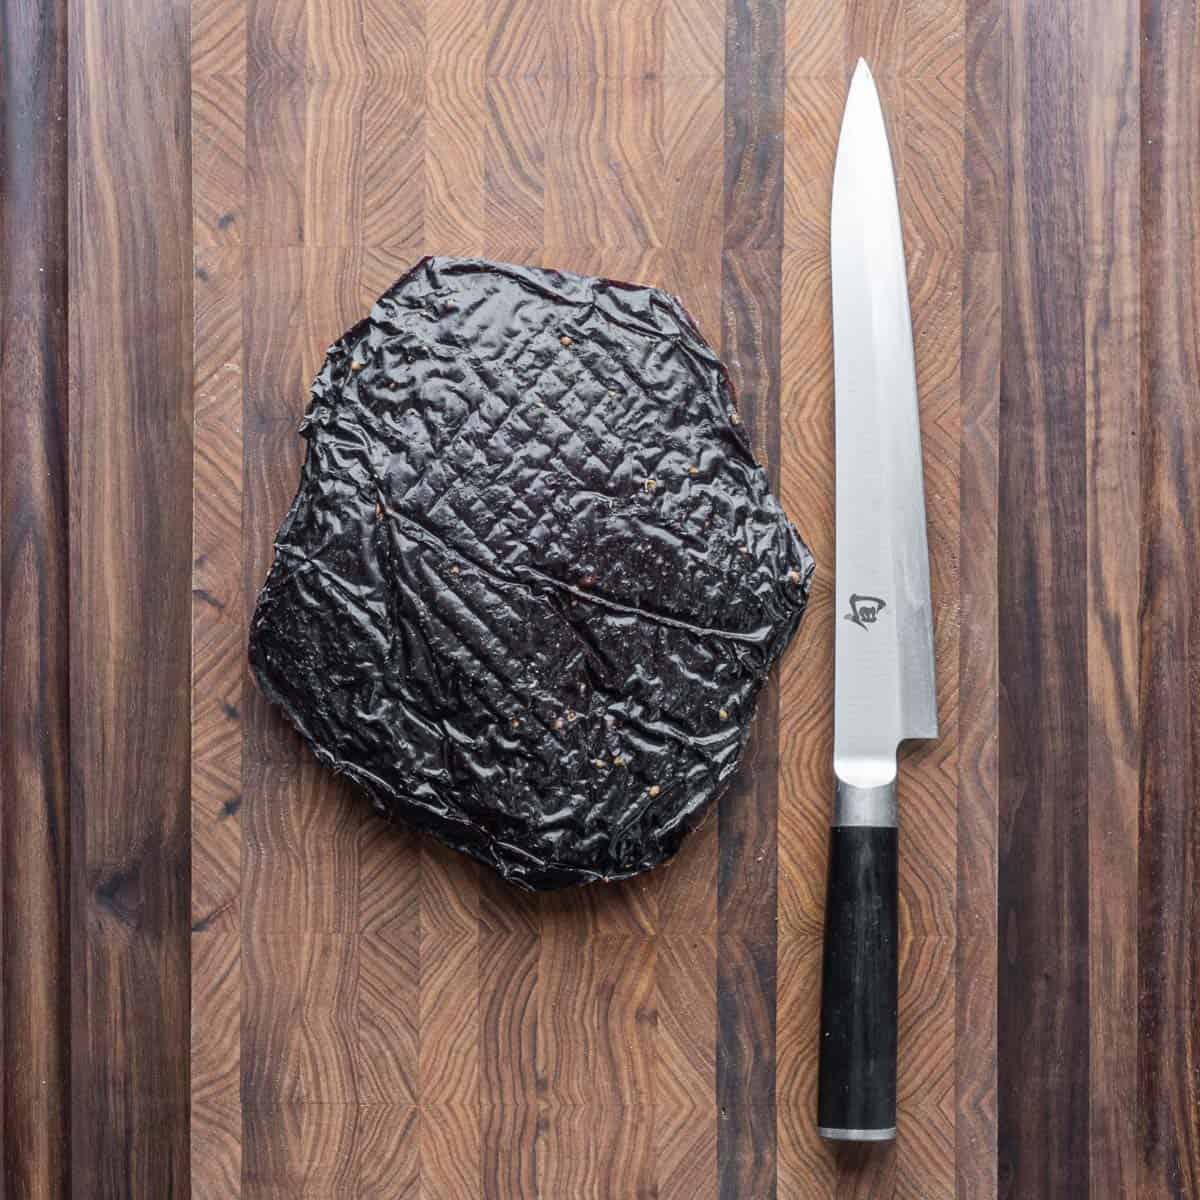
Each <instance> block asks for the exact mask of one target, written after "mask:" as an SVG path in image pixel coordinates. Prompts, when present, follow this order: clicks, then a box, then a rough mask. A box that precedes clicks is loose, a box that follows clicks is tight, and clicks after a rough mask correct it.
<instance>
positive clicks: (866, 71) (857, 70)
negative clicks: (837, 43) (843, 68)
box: [854, 56, 874, 83]
mask: <svg viewBox="0 0 1200 1200" xmlns="http://www.w3.org/2000/svg"><path fill="white" fill-rule="evenodd" d="M860 76H861V77H862V78H864V79H869V80H870V81H871V82H872V83H873V82H874V76H873V75H872V74H871V68H870V66H869V65H868V64H867V60H866V59H865V58H862V57H861V56H860V58H859V60H858V62H857V63H856V64H855V66H854V78H855V79H858V78H859V77H860Z"/></svg>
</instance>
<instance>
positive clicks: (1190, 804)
mask: <svg viewBox="0 0 1200 1200" xmlns="http://www.w3.org/2000/svg"><path fill="white" fill-rule="evenodd" d="M1141 19H1142V29H1141V34H1142V37H1143V39H1144V41H1143V43H1142V58H1141V68H1142V69H1141V79H1140V90H1139V100H1140V118H1141V119H1140V127H1139V134H1140V139H1139V140H1140V147H1141V156H1142V176H1141V194H1140V206H1141V221H1142V254H1141V264H1140V266H1141V273H1140V288H1139V296H1140V302H1141V314H1142V319H1141V330H1140V333H1141V341H1140V346H1141V375H1140V384H1141V388H1140V391H1141V405H1140V410H1139V423H1140V434H1141V436H1140V440H1141V514H1142V524H1141V562H1140V573H1141V581H1142V583H1141V590H1140V604H1139V633H1140V638H1141V646H1140V657H1139V674H1138V677H1139V694H1140V701H1141V707H1140V718H1141V733H1142V738H1141V754H1140V760H1139V769H1140V782H1139V813H1138V835H1137V850H1138V859H1137V863H1138V883H1137V900H1138V911H1137V987H1138V997H1139V1005H1138V1016H1139V1022H1138V1045H1137V1080H1138V1091H1137V1141H1136V1146H1137V1169H1136V1170H1137V1173H1136V1187H1137V1191H1136V1194H1137V1195H1138V1196H1140V1197H1150V1196H1170V1197H1177V1196H1178V1197H1182V1196H1187V1195H1188V1194H1189V1193H1195V1192H1196V1191H1197V1189H1200V1072H1198V1071H1197V1066H1198V1063H1197V1055H1198V1051H1200V1027H1198V1024H1197V1022H1198V1021H1200V1005H1198V1004H1197V996H1198V995H1200V904H1198V900H1197V898H1198V896H1200V889H1198V887H1197V882H1198V880H1200V812H1198V810H1197V804H1196V797H1197V795H1198V794H1200V690H1198V688H1197V682H1198V680H1200V603H1198V600H1197V597H1198V595H1200V592H1198V590H1197V585H1198V584H1200V578H1198V575H1200V558H1198V556H1197V549H1198V548H1197V545H1196V529H1197V521H1196V518H1197V515H1198V513H1200V495H1198V493H1197V479H1198V478H1200V475H1198V466H1200V423H1198V419H1197V408H1196V380H1197V378H1200V374H1198V372H1200V341H1198V335H1197V329H1198V328H1200V237H1198V236H1197V216H1196V204H1195V196H1196V194H1197V193H1196V189H1197V187H1198V186H1200V92H1198V91H1197V88H1196V79H1197V70H1198V69H1200V20H1198V19H1197V14H1196V11H1195V7H1194V6H1188V5H1186V4H1160V3H1147V4H1143V5H1142V11H1141Z"/></svg>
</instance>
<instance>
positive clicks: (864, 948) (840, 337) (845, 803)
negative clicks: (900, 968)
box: [817, 59, 937, 1141]
mask: <svg viewBox="0 0 1200 1200" xmlns="http://www.w3.org/2000/svg"><path fill="white" fill-rule="evenodd" d="M830 255H831V264H832V278H833V359H834V386H835V391H836V416H835V422H834V425H835V436H836V450H837V553H836V569H835V581H834V582H835V604H836V618H835V625H836V632H835V635H834V636H835V648H834V732H833V772H834V783H835V788H834V802H833V827H832V830H831V833H830V856H829V881H828V888H827V892H826V902H825V952H824V963H823V973H822V981H821V1033H820V1069H819V1078H818V1100H817V1126H818V1132H819V1133H820V1135H821V1136H822V1137H824V1138H832V1139H836V1140H843V1141H886V1140H888V1139H891V1138H893V1137H895V1136H896V1009H897V992H898V981H897V946H896V940H897V937H896V910H897V845H896V841H897V832H896V754H897V750H898V748H899V745H900V743H901V742H903V741H905V740H906V739H908V738H932V737H936V736H937V702H936V697H935V694H934V668H933V629H932V613H931V605H930V598H929V551H928V547H927V545H926V539H925V496H924V485H923V482H922V472H921V432H920V423H919V418H918V413H917V383H916V370H915V367H914V363H913V344H912V322H911V318H910V316H909V309H908V285H907V280H906V276H905V270H904V246H903V243H902V240H901V234H900V206H899V202H898V200H897V197H896V182H895V177H894V174H893V171H892V158H891V154H890V152H889V150H888V140H887V131H886V129H885V128H884V123H883V110H882V109H881V108H880V104H879V95H878V93H877V92H876V90H875V81H874V80H873V79H872V77H871V72H870V69H869V68H868V67H867V64H866V63H865V62H864V61H863V60H862V59H859V62H858V66H857V68H856V69H855V72H854V78H853V80H852V81H851V84H850V94H849V96H848V97H847V100H846V111H845V114H844V115H843V117H842V131H841V136H840V138H839V140H838V149H837V162H836V165H835V167H834V174H833V212H832V220H831V228H830Z"/></svg>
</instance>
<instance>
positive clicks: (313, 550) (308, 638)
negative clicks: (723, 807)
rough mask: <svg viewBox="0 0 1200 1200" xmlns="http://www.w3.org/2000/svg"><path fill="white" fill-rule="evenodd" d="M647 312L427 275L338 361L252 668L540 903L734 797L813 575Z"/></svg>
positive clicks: (597, 295) (388, 304) (525, 272)
mask: <svg viewBox="0 0 1200 1200" xmlns="http://www.w3.org/2000/svg"><path fill="white" fill-rule="evenodd" d="M737 420H738V419H737V416H736V413H735V409H734V395H733V390H732V387H731V385H730V381H729V376H728V374H727V372H726V371H725V368H724V367H723V366H722V364H721V362H720V361H719V360H718V358H717V356H716V355H715V354H714V353H713V351H712V350H711V349H710V348H709V346H708V345H707V344H706V343H705V341H704V339H703V338H702V337H701V336H700V333H699V331H698V330H697V328H696V326H695V324H694V323H693V322H692V320H691V319H690V318H689V317H688V315H687V313H686V312H685V311H684V309H683V307H682V306H681V305H680V303H679V302H678V301H677V300H675V299H674V298H673V297H671V296H668V295H667V294H665V293H664V292H661V291H658V290H656V289H654V288H648V287H639V286H635V285H631V284H625V283H615V282H612V281H610V280H602V279H588V278H583V277H580V276H577V275H571V274H567V273H565V272H559V271H547V270H536V269H533V268H522V267H513V266H503V265H499V264H495V263H489V262H483V261H477V260H459V259H449V258H427V259H424V260H423V261H421V262H420V263H418V264H417V265H416V266H415V267H414V268H413V269H412V270H411V271H410V272H409V273H408V274H407V275H405V276H404V277H403V278H401V279H400V280H399V281H398V282H397V283H395V284H394V285H393V286H392V287H391V288H390V289H389V290H388V291H387V292H386V293H385V294H384V295H383V296H382V297H380V299H379V301H378V302H377V303H376V304H375V306H374V308H373V309H372V310H371V313H370V316H369V317H368V318H367V319H365V320H363V321H361V322H359V324H357V325H355V326H354V328H352V329H351V330H349V332H347V333H346V334H345V335H344V336H343V337H342V338H341V340H339V341H338V342H337V343H336V344H335V345H334V346H333V347H332V348H331V349H330V351H329V354H328V356H327V358H326V360H325V363H324V365H323V366H322V368H321V371H320V374H319V375H318V376H317V379H316V382H315V383H314V385H313V392H312V403H311V406H310V407H309V410H308V413H307V415H306V416H305V418H304V421H303V423H302V425H301V433H302V434H303V436H304V437H305V438H307V439H308V449H307V455H306V460H305V464H304V468H303V471H302V474H301V478H300V487H299V491H298V492H297V495H296V498H295V500H294V501H293V503H292V506H291V508H290V510H289V511H288V514H287V516H286V517H285V519H284V521H283V524H282V526H281V527H280V530H279V533H278V536H277V539H276V544H275V558H274V562H273V565H272V567H271V570H270V574H269V575H268V578H267V581H266V584H265V585H264V587H263V589H262V593H261V595H260V596H259V598H258V605H257V608H256V611H255V613H254V618H253V621H252V624H251V630H250V662H251V665H252V668H253V671H254V674H255V677H256V679H257V680H258V684H259V686H260V687H261V688H262V690H263V692H264V693H265V694H266V695H267V696H268V697H269V699H270V700H272V701H273V702H274V703H276V704H278V705H279V706H280V707H281V708H282V709H283V711H284V712H285V713H286V714H287V716H288V717H289V718H290V720H291V721H292V723H293V724H294V725H295V726H296V728H297V729H298V730H299V731H300V733H301V734H302V735H303V737H304V738H305V740H306V741H307V742H308V743H309V745H310V746H311V747H312V749H313V751H314V752H315V753H316V755H317V757H318V758H319V759H320V760H321V761H322V762H324V763H326V764H328V765H329V766H330V767H332V768H333V769H334V770H336V771H339V772H342V773H344V774H346V775H348V776H350V777H351V778H352V779H353V780H355V781H356V782H357V783H358V784H360V785H361V787H362V788H363V789H364V790H365V791H366V792H367V793H368V795H369V796H370V797H371V799H372V800H373V801H374V803H375V805H376V806H377V807H378V808H379V809H381V810H382V811H383V812H385V813H388V814H390V815H392V816H394V817H396V818H398V819H400V820H402V821H403V822H405V823H406V824H408V825H410V826H415V827H416V828H418V829H423V830H427V831H428V832H430V833H432V834H434V835H435V836H437V837H439V838H440V839H441V840H442V841H444V842H446V843H448V844H449V845H451V846H454V847H456V848H457V849H459V850H463V851H465V852H466V853H468V854H471V855H473V856H474V857H476V858H478V859H480V860H481V861H483V862H485V863H487V864H488V865H489V866H491V867H494V868H495V869H496V870H497V871H499V872H500V874H501V875H503V876H504V877H505V878H506V879H509V880H512V881H513V882H515V883H519V884H522V885H524V886H526V887H530V888H554V887H561V886H565V885H568V884H576V883H585V882H588V881H592V880H610V879H620V878H624V877H626V876H629V875H633V874H635V873H637V872H639V871H644V870H646V869H648V868H650V867H653V866H654V865H655V864H657V863H660V862H662V861H663V860H664V859H666V858H668V857H669V856H670V855H671V854H673V853H674V852H675V851H676V849H677V848H678V847H679V844H680V842H681V841H682V839H683V837H684V835H685V834H686V833H687V832H688V830H689V829H691V828H692V827H694V826H695V825H696V823H697V822H698V821H699V820H700V818H701V816H702V815H703V814H704V812H705V810H706V809H707V808H708V807H709V805H710V804H711V803H712V801H713V799H714V798H715V797H716V796H717V795H718V794H719V793H720V792H721V791H723V790H724V789H725V788H726V787H727V786H728V784H729V782H730V780H731V778H732V776H733V774H734V772H735V771H736V769H737V764H738V759H739V757H740V755H741V753H742V750H743V747H744V746H745V742H746V737H747V733H748V730H749V726H750V720H751V716H752V714H753V710H754V703H755V698H756V696H757V694H758V691H759V689H760V688H761V686H762V684H763V681H764V680H765V679H766V677H767V673H768V671H769V670H770V668H771V666H772V664H773V663H774V662H775V661H776V659H778V657H779V656H780V654H781V653H782V652H783V649H784V647H785V646H786V645H787V643H788V640H789V639H790V638H791V636H792V634H793V633H794V632H795V629H796V626H797V624H798V622H799V620H800V616H801V613H802V612H803V610H804V606H805V602H806V600H807V598H808V589H809V580H810V576H811V574H812V565H813V564H812V558H811V556H810V554H809V552H808V550H807V549H806V548H805V546H804V544H803V542H802V541H801V540H800V538H799V536H798V535H797V533H796V531H795V529H794V528H793V527H792V526H791V524H790V523H789V522H788V520H787V518H786V517H785V516H784V514H783V511H782V510H781V508H780V506H779V504H778V502H777V501H776V500H775V498H774V497H773V496H772V495H771V492H770V489H769V486H768V482H767V478H766V475H765V474H764V473H763V471H762V470H761V468H759V467H758V466H757V465H756V464H755V462H754V458H753V456H752V454H751V452H750V448H749V445H748V442H747V440H746V436H745V434H744V432H743V430H742V427H741V426H740V425H739V424H738V423H737Z"/></svg>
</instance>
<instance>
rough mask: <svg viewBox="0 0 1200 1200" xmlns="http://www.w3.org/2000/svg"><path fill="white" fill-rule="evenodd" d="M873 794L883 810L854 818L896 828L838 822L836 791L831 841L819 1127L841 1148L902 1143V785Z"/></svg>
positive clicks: (862, 809) (869, 808)
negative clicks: (898, 1139) (898, 820)
mask: <svg viewBox="0 0 1200 1200" xmlns="http://www.w3.org/2000/svg"><path fill="white" fill-rule="evenodd" d="M847 790H849V789H847ZM885 790H886V792H887V793H888V794H887V795H886V796H884V795H880V793H883V792H885ZM841 791H842V785H839V792H841ZM870 792H872V793H876V795H875V796H872V797H870V799H871V800H872V801H882V802H883V803H882V804H876V803H871V804H866V805H860V806H859V808H858V813H857V814H854V813H853V806H851V809H852V815H862V816H867V815H871V814H876V815H877V816H881V817H882V819H883V820H887V819H888V814H889V813H890V816H891V821H892V823H891V824H890V825H883V824H875V825H865V824H857V825H851V824H838V823H836V822H837V820H838V816H839V815H841V816H843V817H844V816H845V815H846V807H847V806H846V805H845V804H844V803H842V801H843V799H844V798H843V796H842V795H840V794H839V797H838V800H839V803H838V805H837V810H840V812H835V824H834V827H833V829H832V830H831V835H830V843H829V886H828V889H827V892H826V899H825V955H824V967H823V972H822V978H821V1040H820V1051H819V1054H820V1068H819V1073H818V1086H817V1126H818V1132H819V1133H820V1135H821V1137H823V1138H830V1139H833V1140H837V1141H854V1142H874V1141H888V1140H890V1139H891V1138H894V1137H895V1136H896V1008H897V992H898V976H897V957H896V940H897V939H896V933H897V931H896V911H897V904H898V894H897V870H896V868H897V858H898V854H897V831H896V825H895V811H896V806H895V784H894V783H892V784H889V785H887V788H886V789H884V788H872V789H870Z"/></svg>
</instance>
